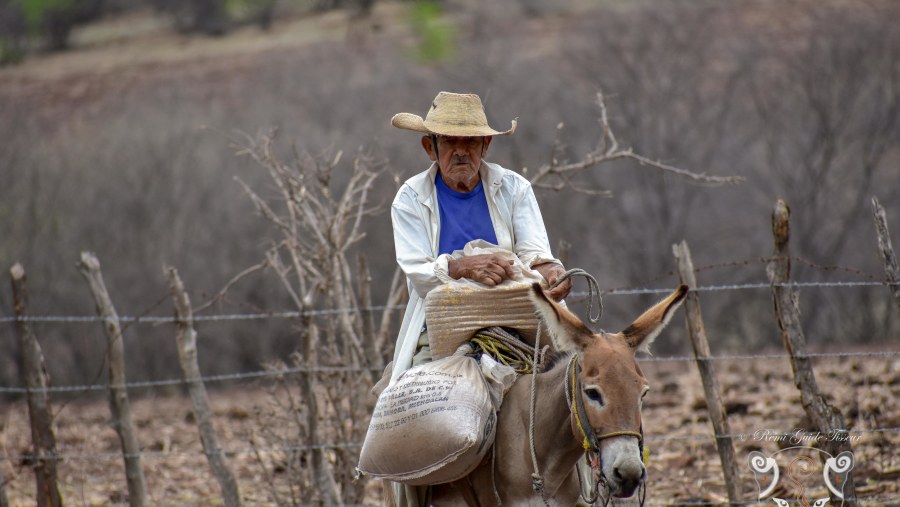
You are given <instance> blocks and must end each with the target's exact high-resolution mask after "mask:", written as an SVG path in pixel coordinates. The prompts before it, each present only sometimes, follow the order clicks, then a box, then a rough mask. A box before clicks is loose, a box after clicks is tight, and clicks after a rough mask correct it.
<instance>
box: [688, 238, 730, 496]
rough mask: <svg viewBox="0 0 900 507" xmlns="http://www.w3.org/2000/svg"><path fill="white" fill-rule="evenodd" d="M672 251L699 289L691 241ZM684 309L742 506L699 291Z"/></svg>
mask: <svg viewBox="0 0 900 507" xmlns="http://www.w3.org/2000/svg"><path fill="white" fill-rule="evenodd" d="M672 251H673V253H674V254H675V261H676V262H677V263H678V274H679V277H680V278H681V283H683V284H685V285H687V286H688V287H690V288H692V289H693V288H696V287H697V278H696V277H695V276H694V263H693V261H692V260H691V251H690V250H689V249H688V245H687V242H686V241H682V242H681V243H680V244H677V245H673V246H672ZM684 308H685V314H684V315H685V321H686V323H687V328H688V334H690V336H691V345H692V346H693V348H694V358H695V359H696V360H697V369H698V370H700V378H701V379H702V380H703V392H704V394H705V396H706V407H707V409H708V410H709V420H710V421H711V422H712V425H713V430H714V431H715V432H716V447H717V448H718V450H719V459H720V460H721V462H722V473H723V475H724V476H725V488H726V490H727V491H728V500H729V501H730V502H731V505H738V502H739V501H740V500H741V496H742V491H741V477H740V474H739V473H738V467H737V462H736V461H735V453H734V442H733V441H732V439H731V436H730V435H731V429H730V428H729V426H728V416H727V414H726V413H725V406H724V405H723V404H722V395H721V392H722V391H721V389H720V388H719V381H718V380H717V378H716V369H715V365H713V363H712V361H711V360H710V352H709V342H708V341H707V339H706V329H705V327H704V326H703V316H702V314H701V313H700V298H699V297H698V296H697V293H696V292H694V291H690V292H688V295H687V299H685V302H684Z"/></svg>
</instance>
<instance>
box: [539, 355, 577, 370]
mask: <svg viewBox="0 0 900 507" xmlns="http://www.w3.org/2000/svg"><path fill="white" fill-rule="evenodd" d="M572 354H574V352H572V351H557V350H548V351H547V353H546V354H545V355H544V361H543V363H542V364H541V373H546V372H548V371H550V370H552V369H553V368H555V367H556V366H557V365H559V364H561V363H565V362H568V361H569V359H571V358H572Z"/></svg>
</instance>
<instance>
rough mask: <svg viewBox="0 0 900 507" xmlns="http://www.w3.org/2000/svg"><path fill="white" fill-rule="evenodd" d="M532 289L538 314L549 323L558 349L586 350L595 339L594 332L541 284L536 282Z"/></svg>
mask: <svg viewBox="0 0 900 507" xmlns="http://www.w3.org/2000/svg"><path fill="white" fill-rule="evenodd" d="M531 289H532V290H531V301H532V302H533V303H534V307H535V309H536V310H537V314H538V316H540V317H541V318H543V319H544V322H545V323H546V324H547V330H548V331H550V337H551V338H552V339H553V347H554V348H555V349H556V350H557V351H560V352H567V351H578V350H584V348H585V347H587V346H588V345H589V344H590V343H591V342H592V341H593V339H594V333H592V332H591V330H590V329H588V327H587V326H585V325H584V323H583V322H581V319H579V318H578V317H576V316H575V315H573V314H572V312H570V311H569V310H566V309H565V308H563V307H562V306H560V305H559V304H558V303H556V302H554V301H552V300H551V299H550V298H548V297H547V295H546V294H545V293H544V289H542V288H541V284H539V283H535V284H534V285H532V286H531Z"/></svg>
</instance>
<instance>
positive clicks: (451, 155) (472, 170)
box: [422, 136, 491, 192]
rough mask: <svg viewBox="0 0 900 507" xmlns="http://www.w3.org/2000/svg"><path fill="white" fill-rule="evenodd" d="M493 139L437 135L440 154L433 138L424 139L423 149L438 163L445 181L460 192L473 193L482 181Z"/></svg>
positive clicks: (488, 137) (425, 137)
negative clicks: (480, 171) (483, 158)
mask: <svg viewBox="0 0 900 507" xmlns="http://www.w3.org/2000/svg"><path fill="white" fill-rule="evenodd" d="M490 144H491V137H490V136H487V137H450V136H437V153H435V151H434V145H432V143H431V136H422V147H423V148H425V151H426V152H427V153H428V157H429V158H430V159H431V160H432V161H436V162H437V164H438V168H439V169H440V171H441V178H443V180H444V183H446V184H447V186H448V187H450V188H452V189H453V190H456V191H457V192H471V191H472V190H473V189H474V188H475V186H476V185H478V182H479V181H480V179H481V176H480V175H479V173H478V168H479V167H481V159H482V157H484V155H485V154H486V153H487V149H488V146H489V145H490Z"/></svg>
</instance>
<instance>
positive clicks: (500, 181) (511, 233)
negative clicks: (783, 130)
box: [391, 161, 556, 384]
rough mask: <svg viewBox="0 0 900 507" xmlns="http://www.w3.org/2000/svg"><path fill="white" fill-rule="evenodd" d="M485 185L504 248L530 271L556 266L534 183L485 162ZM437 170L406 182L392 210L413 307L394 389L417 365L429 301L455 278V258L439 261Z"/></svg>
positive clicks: (400, 342)
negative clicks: (549, 264)
mask: <svg viewBox="0 0 900 507" xmlns="http://www.w3.org/2000/svg"><path fill="white" fill-rule="evenodd" d="M480 174H481V181H482V182H483V185H484V189H485V197H486V199H487V204H488V211H489V212H490V215H491V221H492V222H493V225H494V231H495V233H496V234H497V243H498V246H499V247H501V248H503V249H506V250H509V251H511V252H514V253H515V254H516V256H518V257H519V259H520V260H521V261H522V263H523V264H525V265H526V266H528V267H532V266H536V265H538V264H543V263H545V262H551V261H556V259H555V258H554V257H553V255H552V254H551V253H550V242H549V240H548V239H547V229H546V228H545V227H544V220H543V218H542V217H541V210H540V208H539V207H538V204H537V200H536V199H535V197H534V191H533V190H532V188H531V183H529V182H528V180H526V179H525V178H523V177H522V176H520V175H518V174H516V173H514V172H512V171H510V170H508V169H504V168H503V167H501V166H499V165H497V164H492V163H489V162H484V161H482V163H481V168H480ZM436 175H437V165H436V164H431V167H429V168H428V169H427V170H425V171H423V172H421V173H419V174H417V175H415V176H413V177H412V178H410V179H408V180H406V182H405V183H404V184H403V185H402V186H401V187H400V190H399V191H397V196H396V197H395V198H394V202H393V203H392V204H391V222H392V224H393V228H394V248H395V250H396V254H397V263H398V264H399V265H400V268H401V269H402V270H403V272H404V273H405V274H406V285H407V289H408V290H409V303H408V304H407V306H406V313H405V314H404V316H403V323H402V324H401V326H400V334H399V335H398V337H397V344H396V347H395V349H394V362H393V369H392V371H391V384H393V383H394V381H396V380H397V378H398V377H399V376H400V375H401V374H402V373H403V372H404V371H406V370H407V369H409V367H410V365H411V364H412V358H413V355H415V353H416V343H417V342H418V339H419V335H420V334H421V332H422V326H423V324H424V323H425V296H426V295H428V293H429V292H430V291H431V290H432V289H434V288H435V287H438V286H439V285H441V284H442V283H449V282H450V281H451V280H452V278H450V274H449V272H448V261H449V260H450V258H451V256H450V255H449V254H443V255H438V254H437V252H438V244H439V241H440V225H441V224H440V213H439V211H438V201H437V192H436V190H435V186H434V178H435V176H436Z"/></svg>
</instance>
